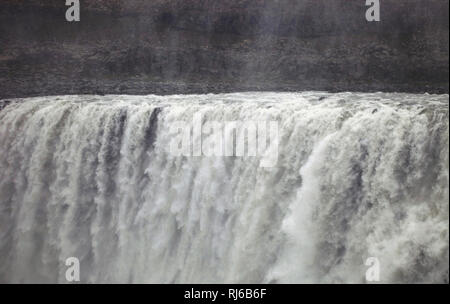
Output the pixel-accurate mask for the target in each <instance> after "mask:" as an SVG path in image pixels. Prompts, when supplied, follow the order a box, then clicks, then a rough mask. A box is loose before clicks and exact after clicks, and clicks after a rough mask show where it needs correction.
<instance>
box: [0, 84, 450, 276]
mask: <svg viewBox="0 0 450 304" xmlns="http://www.w3.org/2000/svg"><path fill="white" fill-rule="evenodd" d="M448 108H449V96H448V95H414V94H388V93H373V94H372V93H371V94H369V93H339V94H331V93H322V92H304V93H236V94H219V95H179V96H165V97H161V96H57V97H40V98H27V99H14V100H11V101H10V102H6V101H2V102H0V282H8V283H16V282H39V283H45V282H61V283H65V282H67V281H66V277H65V272H66V269H67V267H66V265H65V261H66V259H67V258H69V257H76V258H78V259H79V261H80V266H81V269H80V277H81V278H80V279H81V282H85V283H86V282H88V283H89V282H98V283H110V282H119V283H127V282H130V283H269V282H270V283H328V282H330V283H340V282H344V283H364V282H366V277H365V274H366V270H367V266H366V265H365V261H366V260H367V259H368V258H369V257H374V258H376V259H378V260H379V266H380V282H382V283H393V282H448V280H449V273H448V269H449V232H448V230H449V122H448V119H449V116H448V114H449V111H448V110H449V109H448ZM196 113H201V114H202V119H203V121H204V122H205V121H208V120H211V121H212V120H213V121H262V120H265V121H277V122H278V123H279V145H278V160H277V163H276V165H275V166H273V167H262V166H260V161H261V159H260V158H258V157H251V156H244V157H204V156H203V157H186V156H173V155H171V154H170V153H168V150H167V148H168V147H169V146H170V141H171V139H172V134H171V133H170V126H171V124H172V123H174V122H175V121H190V120H192V117H193V116H194V115H195V114H196Z"/></svg>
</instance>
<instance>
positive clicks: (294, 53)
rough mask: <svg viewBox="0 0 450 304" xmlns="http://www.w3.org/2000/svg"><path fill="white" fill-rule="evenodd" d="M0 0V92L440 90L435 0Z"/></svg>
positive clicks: (442, 56)
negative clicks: (372, 9)
mask: <svg viewBox="0 0 450 304" xmlns="http://www.w3.org/2000/svg"><path fill="white" fill-rule="evenodd" d="M380 2H381V21H380V22H367V21H366V19H365V12H366V10H367V7H366V6H365V0H278V1H276V0H270V1H269V0H267V1H264V0H227V1H217V0H209V1H208V0H165V1H162V0H156V1H154V0H152V1H143V0H127V1H113V0H110V1H106V0H105V1H101V0H91V1H88V0H86V1H81V21H80V22H72V23H70V22H67V21H66V20H65V17H64V16H65V11H66V9H67V8H68V7H67V6H65V5H64V1H60V0H49V1H38V0H27V1H25V0H2V2H1V3H0V45H1V47H0V98H10V97H24V96H33V95H53V94H81V93H100V94H110V93H127V94H150V93H157V94H172V93H193V92H196V93H202V92H225V91H243V90H284V91H300V90H329V91H347V90H350V91H407V92H433V93H444V92H448V81H449V65H448V51H449V50H448V49H449V21H448V20H449V19H448V18H449V15H448V6H449V4H448V1H445V0H381V1H380Z"/></svg>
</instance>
